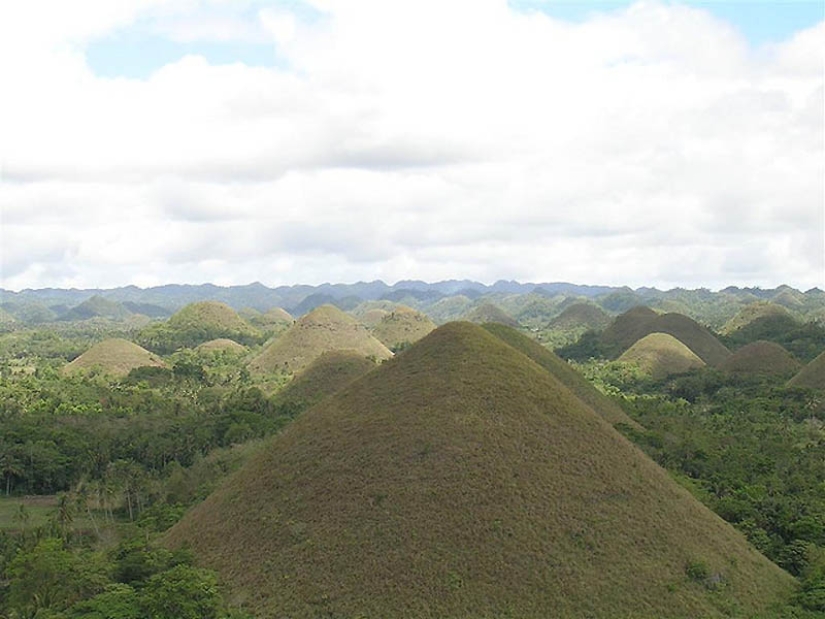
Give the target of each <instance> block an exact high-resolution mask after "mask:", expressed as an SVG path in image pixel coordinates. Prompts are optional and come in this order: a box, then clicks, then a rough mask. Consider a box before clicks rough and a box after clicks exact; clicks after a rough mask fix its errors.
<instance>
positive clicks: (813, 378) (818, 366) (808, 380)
mask: <svg viewBox="0 0 825 619" xmlns="http://www.w3.org/2000/svg"><path fill="white" fill-rule="evenodd" d="M788 384H789V385H791V386H792V387H806V388H808V389H825V352H823V353H822V354H820V355H819V356H818V357H816V358H815V359H814V360H813V361H811V362H810V363H808V364H807V365H806V366H804V367H803V368H802V369H801V370H799V372H798V373H797V374H796V375H795V376H794V377H793V378H792V379H791V380H790V381H789V382H788Z"/></svg>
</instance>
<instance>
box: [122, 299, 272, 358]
mask: <svg viewBox="0 0 825 619" xmlns="http://www.w3.org/2000/svg"><path fill="white" fill-rule="evenodd" d="M219 338H226V339H230V340H234V341H235V342H238V343H240V344H255V343H257V342H258V340H259V338H260V334H259V333H258V331H257V330H256V329H255V328H254V327H252V326H251V325H249V324H248V323H247V322H246V321H244V319H243V318H241V317H240V316H239V315H238V313H237V312H236V311H235V310H234V309H232V308H231V307H229V306H228V305H226V304H225V303H221V302H219V301H198V302H197V303H190V304H189V305H187V306H186V307H183V308H181V309H180V310H178V311H177V312H175V314H173V315H172V317H171V318H169V320H167V321H166V322H164V323H157V324H152V325H149V326H148V327H146V328H145V329H143V330H142V331H141V332H140V334H139V335H138V337H137V340H138V342H139V343H140V344H141V345H143V346H145V347H146V348H148V349H149V350H153V351H155V352H158V353H161V354H167V353H171V352H174V351H175V350H178V349H180V348H195V347H196V346H198V345H200V344H203V343H204V342H208V341H210V340H214V339H219Z"/></svg>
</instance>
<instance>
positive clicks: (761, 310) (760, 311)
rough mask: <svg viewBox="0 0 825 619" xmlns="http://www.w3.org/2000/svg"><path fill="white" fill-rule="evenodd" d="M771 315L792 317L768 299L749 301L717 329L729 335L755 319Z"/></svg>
mask: <svg viewBox="0 0 825 619" xmlns="http://www.w3.org/2000/svg"><path fill="white" fill-rule="evenodd" d="M771 317H780V318H786V319H791V320H792V319H793V317H792V316H791V313H790V312H789V311H788V310H787V309H785V308H784V307H782V306H781V305H777V304H776V303H771V302H770V301H756V302H754V303H749V304H748V305H746V306H745V307H743V308H742V309H741V310H739V311H738V312H737V313H736V315H735V316H734V317H733V318H731V319H730V320H728V321H727V322H726V323H725V325H724V326H723V327H722V328H721V329H720V330H719V333H721V334H723V335H730V334H731V333H733V332H734V331H739V330H740V329H743V328H744V327H747V326H748V325H749V324H751V323H752V322H754V321H756V320H760V319H764V318H771Z"/></svg>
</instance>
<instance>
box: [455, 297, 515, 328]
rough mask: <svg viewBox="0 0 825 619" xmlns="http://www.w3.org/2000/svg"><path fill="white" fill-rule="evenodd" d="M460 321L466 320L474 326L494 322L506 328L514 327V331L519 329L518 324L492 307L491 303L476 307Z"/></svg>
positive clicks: (499, 309)
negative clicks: (474, 324)
mask: <svg viewBox="0 0 825 619" xmlns="http://www.w3.org/2000/svg"><path fill="white" fill-rule="evenodd" d="M462 320H467V321H469V322H474V323H476V324H485V323H488V322H494V323H498V324H502V325H507V326H508V327H514V328H516V329H517V328H518V327H519V323H518V321H517V320H516V319H515V318H513V317H512V316H509V315H508V314H507V313H506V312H505V311H504V310H503V309H501V308H500V307H498V306H496V305H493V304H492V303H482V304H480V305H477V306H476V307H474V308H473V309H471V310H470V311H469V312H467V313H466V314H464V317H463V318H462Z"/></svg>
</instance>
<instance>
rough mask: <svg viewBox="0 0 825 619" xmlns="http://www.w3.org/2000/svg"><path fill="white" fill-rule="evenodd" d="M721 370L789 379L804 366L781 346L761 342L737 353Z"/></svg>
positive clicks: (726, 361) (722, 365) (727, 360)
mask: <svg viewBox="0 0 825 619" xmlns="http://www.w3.org/2000/svg"><path fill="white" fill-rule="evenodd" d="M719 368H720V369H722V370H725V371H726V372H733V373H735V374H762V375H769V376H784V377H785V378H788V377H790V376H793V375H794V374H796V373H797V372H798V371H799V370H800V369H801V368H802V364H801V363H799V361H797V360H796V359H794V358H793V356H792V355H791V353H789V352H788V351H787V350H785V349H784V348H783V347H782V346H780V345H779V344H776V343H775V342H766V341H764V340H760V341H758V342H753V343H752V344H747V345H745V346H743V347H742V348H740V349H739V350H737V351H735V352H734V353H733V354H732V355H731V356H730V357H728V358H727V359H725V361H724V362H723V363H722V364H721V365H720V366H719Z"/></svg>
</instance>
